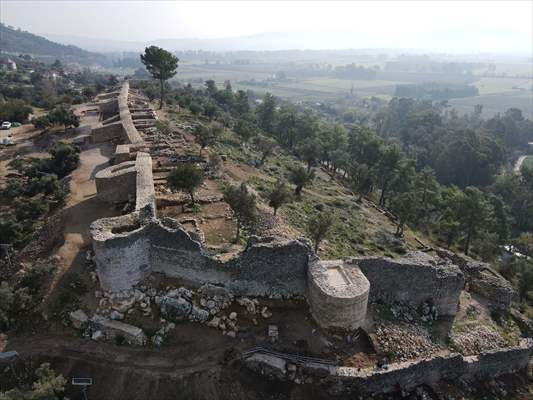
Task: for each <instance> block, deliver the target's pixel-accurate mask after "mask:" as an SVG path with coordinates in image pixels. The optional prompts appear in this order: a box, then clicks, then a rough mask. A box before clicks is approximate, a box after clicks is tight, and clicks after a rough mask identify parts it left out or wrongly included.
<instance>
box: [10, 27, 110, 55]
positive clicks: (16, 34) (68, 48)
mask: <svg viewBox="0 0 533 400" xmlns="http://www.w3.org/2000/svg"><path fill="white" fill-rule="evenodd" d="M0 51H1V52H6V53H16V54H30V55H33V56H41V57H44V58H54V59H55V58H58V59H60V60H62V61H72V62H79V63H82V64H92V63H99V62H102V61H103V60H104V57H103V56H102V55H101V54H97V53H92V52H89V51H86V50H83V49H80V48H79V47H76V46H73V45H64V44H59V43H56V42H52V41H50V40H48V39H46V38H44V37H42V36H37V35H34V34H33V33H30V32H26V31H22V30H18V29H15V28H13V27H10V26H7V25H4V24H2V23H0Z"/></svg>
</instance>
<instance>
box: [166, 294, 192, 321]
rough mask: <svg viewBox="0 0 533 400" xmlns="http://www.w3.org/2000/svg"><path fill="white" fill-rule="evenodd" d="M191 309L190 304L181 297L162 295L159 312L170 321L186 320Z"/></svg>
mask: <svg viewBox="0 0 533 400" xmlns="http://www.w3.org/2000/svg"><path fill="white" fill-rule="evenodd" d="M191 311H192V304H191V303H190V302H189V301H187V300H186V299H184V298H183V297H177V298H172V297H168V296H164V297H163V298H162V299H161V313H162V314H163V315H164V316H165V317H166V318H167V319H169V320H170V321H174V322H180V321H186V320H187V319H188V318H189V315H190V313H191Z"/></svg>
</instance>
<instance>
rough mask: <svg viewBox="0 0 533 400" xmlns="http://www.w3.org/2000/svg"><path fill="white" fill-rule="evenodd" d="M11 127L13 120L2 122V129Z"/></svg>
mask: <svg viewBox="0 0 533 400" xmlns="http://www.w3.org/2000/svg"><path fill="white" fill-rule="evenodd" d="M9 128H11V122H9V121H5V122H2V129H9Z"/></svg>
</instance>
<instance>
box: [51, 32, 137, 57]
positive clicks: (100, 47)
mask: <svg viewBox="0 0 533 400" xmlns="http://www.w3.org/2000/svg"><path fill="white" fill-rule="evenodd" d="M43 36H45V37H47V38H48V39H50V40H53V41H54V42H58V43H63V44H67V45H73V46H78V47H81V48H82V49H85V50H88V51H94V52H98V53H108V52H122V51H126V52H128V51H139V52H140V51H142V50H144V48H145V46H146V44H145V43H143V42H130V41H123V40H113V39H98V38H89V37H84V36H74V35H55V34H52V33H50V34H48V33H45V34H43Z"/></svg>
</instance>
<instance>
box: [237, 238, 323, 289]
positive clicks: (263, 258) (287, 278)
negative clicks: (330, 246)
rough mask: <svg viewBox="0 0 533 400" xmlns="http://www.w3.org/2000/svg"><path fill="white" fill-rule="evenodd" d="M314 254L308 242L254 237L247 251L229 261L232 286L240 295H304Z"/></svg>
mask: <svg viewBox="0 0 533 400" xmlns="http://www.w3.org/2000/svg"><path fill="white" fill-rule="evenodd" d="M311 254H313V252H312V250H311V246H310V245H309V243H308V242H307V241H306V240H305V239H299V240H287V239H282V238H274V237H257V236H252V237H251V238H250V240H249V241H248V243H247V245H246V248H245V249H244V251H243V252H242V253H241V254H239V256H238V257H237V258H235V259H234V260H232V261H230V262H228V266H227V268H228V269H230V271H232V280H231V284H230V286H231V287H232V288H233V290H234V291H236V292H237V293H246V294H248V295H256V296H258V295H259V296H272V297H276V298H280V297H283V296H285V297H288V296H293V295H300V296H305V294H306V281H307V265H308V260H309V256H310V255H311Z"/></svg>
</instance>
